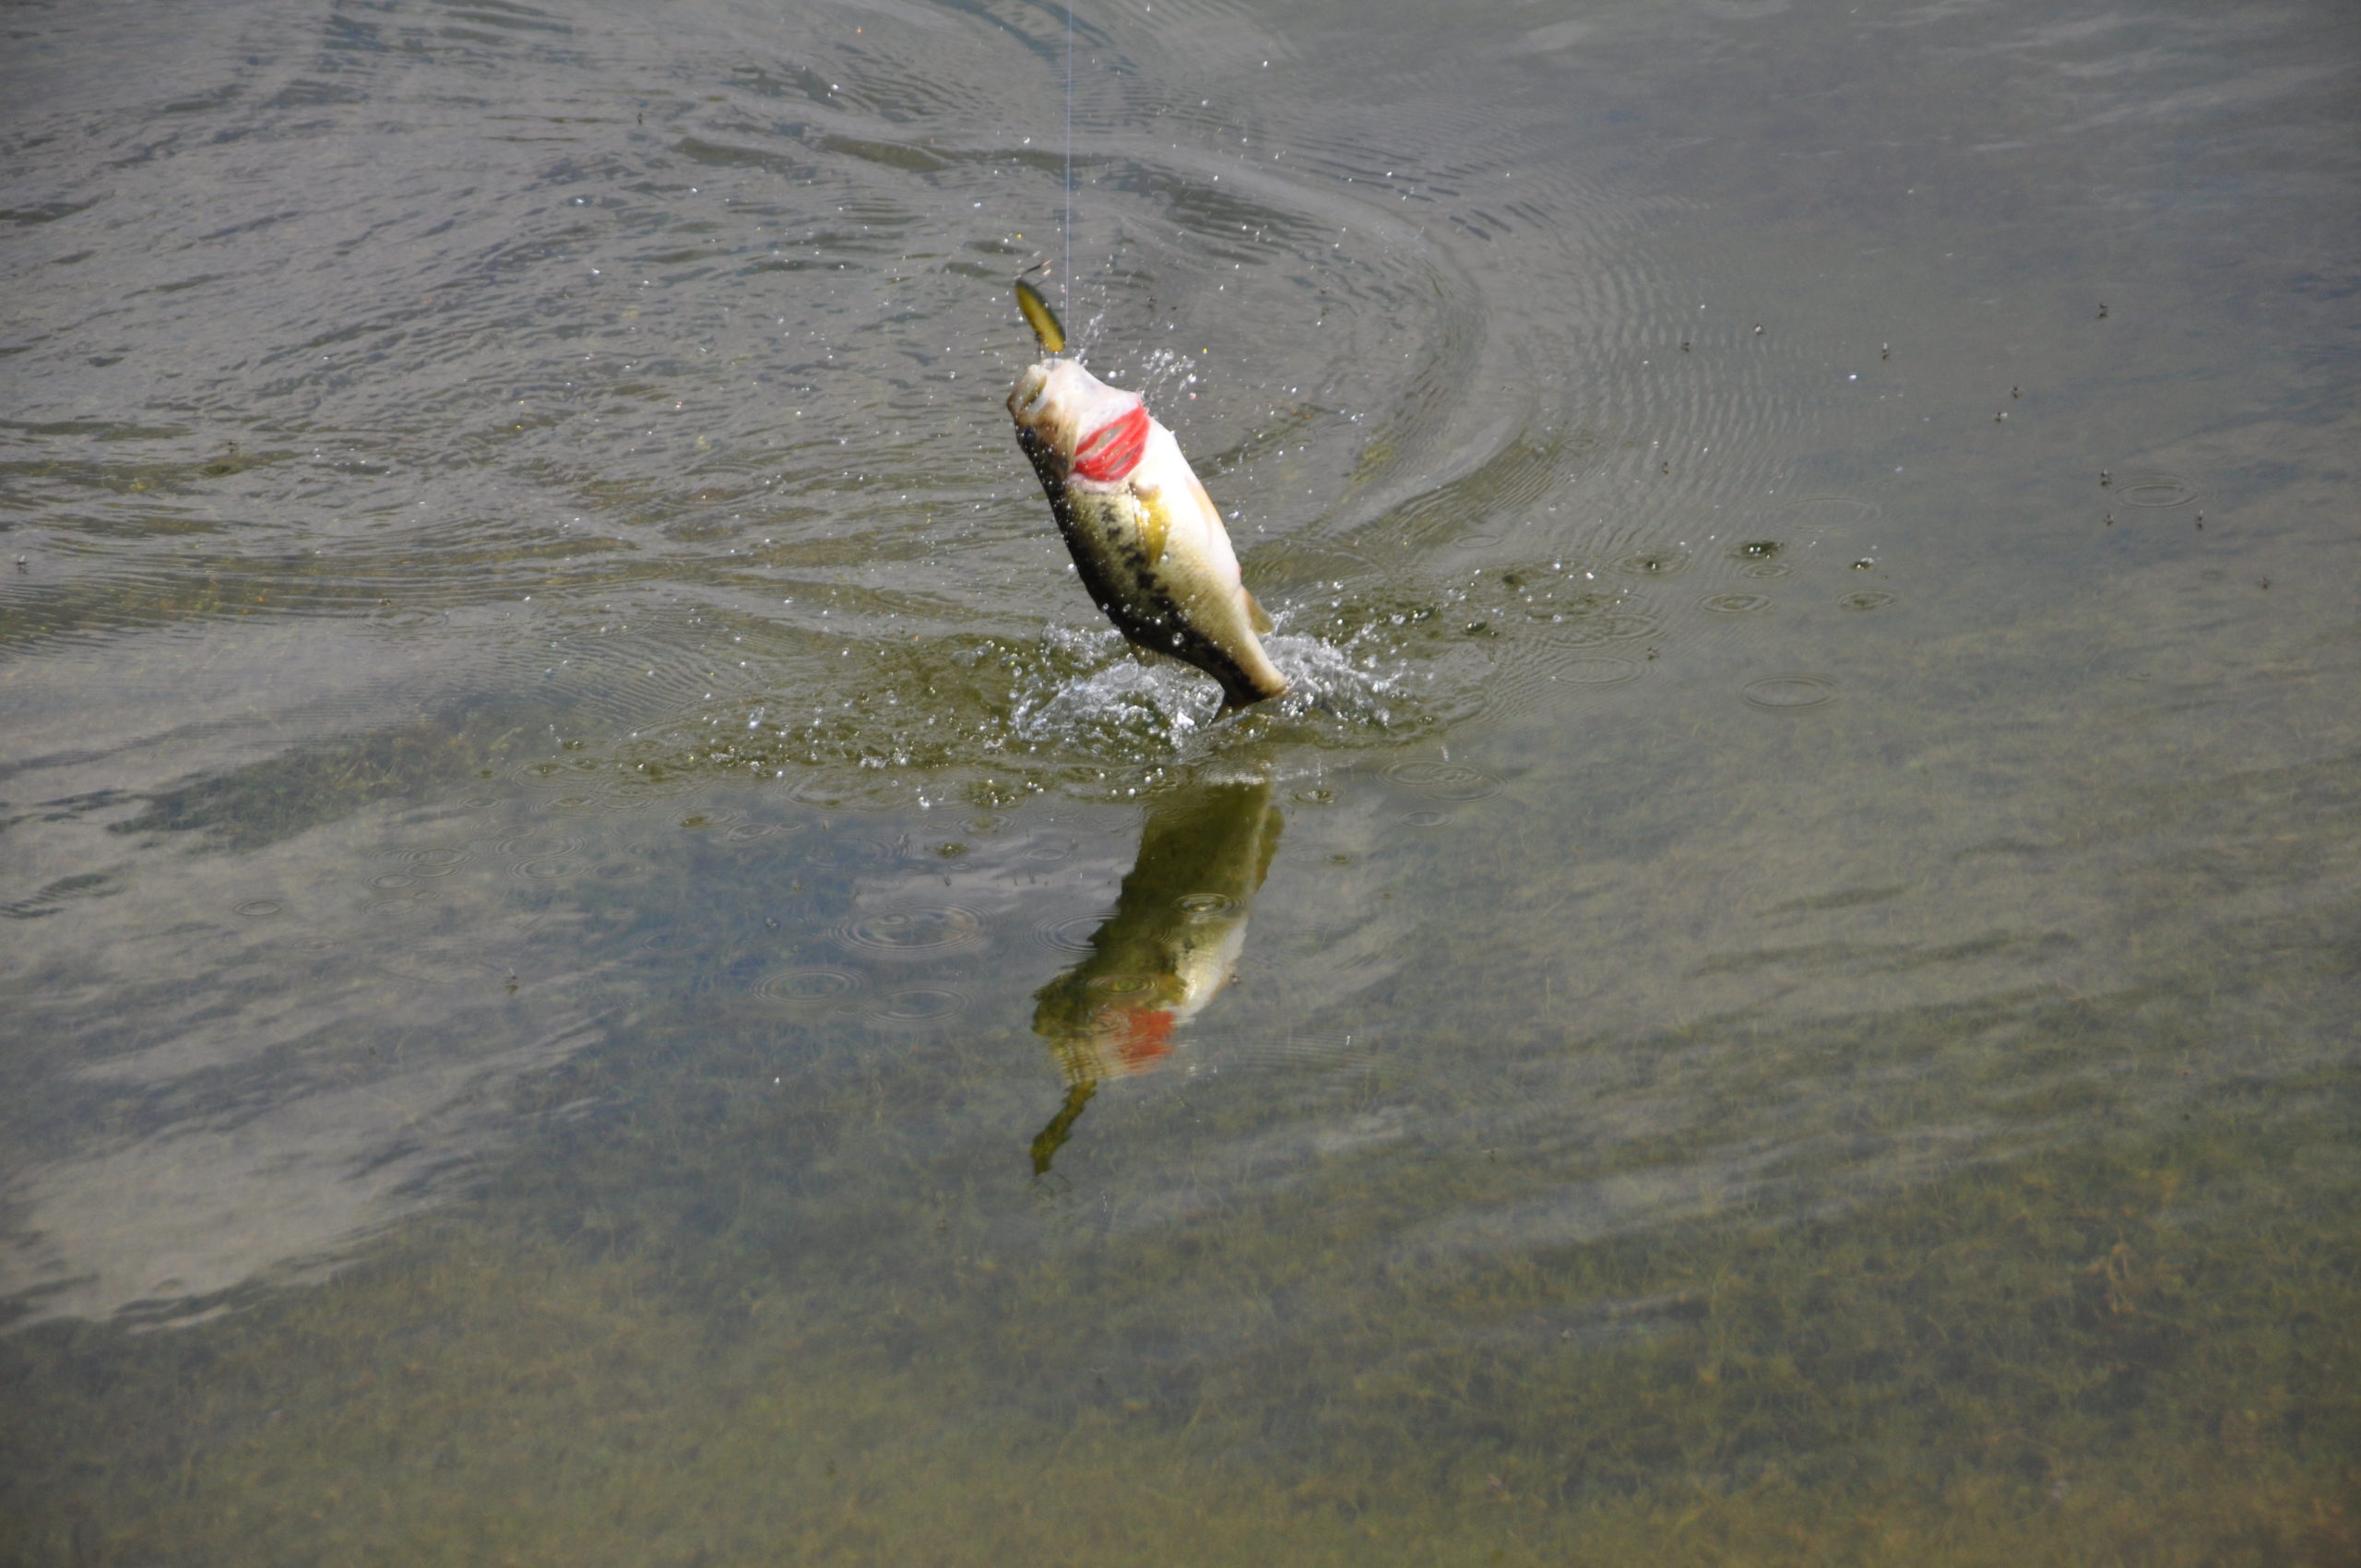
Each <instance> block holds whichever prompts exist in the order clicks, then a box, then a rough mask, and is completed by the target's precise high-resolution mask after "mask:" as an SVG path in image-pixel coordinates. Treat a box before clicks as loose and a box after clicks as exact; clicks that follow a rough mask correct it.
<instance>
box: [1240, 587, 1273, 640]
mask: <svg viewBox="0 0 2361 1568" xmlns="http://www.w3.org/2000/svg"><path fill="white" fill-rule="evenodd" d="M1238 594H1239V597H1240V598H1241V599H1243V600H1246V622H1247V624H1249V625H1251V626H1252V627H1253V628H1254V635H1255V636H1258V637H1260V636H1269V635H1270V632H1271V617H1270V615H1269V614H1268V613H1267V612H1265V611H1264V609H1263V607H1262V606H1261V605H1259V604H1257V603H1255V602H1254V595H1253V593H1252V591H1251V590H1249V589H1247V588H1244V587H1242V586H1241V587H1240V588H1239V590H1238Z"/></svg>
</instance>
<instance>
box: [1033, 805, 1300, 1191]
mask: <svg viewBox="0 0 2361 1568" xmlns="http://www.w3.org/2000/svg"><path fill="white" fill-rule="evenodd" d="M1279 826H1280V823H1279V812H1278V808H1277V807H1276V806H1275V805H1273V804H1272V802H1271V785H1270V782H1269V780H1267V779H1263V780H1256V781H1252V782H1242V783H1235V784H1216V785H1206V786H1201V787H1199V788H1196V789H1192V790H1188V791H1186V792H1184V793H1182V794H1181V795H1179V796H1177V797H1175V798H1173V799H1170V800H1167V801H1163V802H1158V803H1157V805H1156V806H1155V807H1154V808H1153V809H1151V810H1150V811H1149V813H1148V816H1147V821H1146V823H1145V825H1143V826H1142V827H1141V829H1140V853H1139V859H1138V860H1137V861H1135V862H1133V866H1132V873H1131V874H1130V875H1129V876H1126V877H1125V878H1123V888H1122V891H1121V893H1120V894H1118V895H1117V896H1116V899H1115V912H1114V913H1113V914H1112V915H1110V916H1109V917H1108V920H1107V922H1106V923H1105V924H1104V925H1101V926H1100V927H1099V928H1098V930H1097V932H1094V933H1093V934H1092V936H1091V938H1090V955H1089V956H1087V957H1086V958H1084V959H1083V960H1082V961H1081V962H1079V963H1077V964H1076V965H1074V968H1070V969H1068V970H1067V971H1066V972H1065V973H1064V974H1062V975H1060V976H1059V977H1058V978H1057V979H1056V980H1051V981H1050V983H1049V984H1047V985H1045V986H1043V987H1042V988H1041V989H1040V990H1039V991H1038V992H1034V1003H1035V1006H1034V1010H1033V1032H1034V1033H1036V1034H1038V1035H1039V1036H1040V1037H1041V1038H1042V1039H1044V1040H1046V1041H1047V1042H1048V1043H1049V1046H1050V1050H1051V1051H1053V1052H1055V1053H1056V1056H1057V1060H1058V1066H1059V1069H1060V1071H1061V1072H1062V1073H1063V1074H1064V1075H1065V1080H1066V1102H1065V1105H1064V1106H1063V1107H1062V1109H1061V1110H1060V1111H1059V1112H1058V1114H1057V1116H1056V1117H1055V1118H1053V1119H1052V1120H1051V1121H1050V1124H1049V1125H1048V1126H1047V1127H1044V1128H1043V1129H1042V1130H1041V1134H1040V1135H1039V1136H1038V1137H1037V1138H1035V1139H1034V1140H1033V1173H1034V1174H1035V1175H1037V1176H1041V1175H1047V1174H1048V1173H1049V1170H1050V1160H1051V1158H1053V1157H1055V1155H1056V1154H1057V1152H1058V1149H1059V1147H1060V1146H1062V1145H1063V1144H1064V1143H1065V1141H1066V1139H1067V1137H1068V1136H1070V1135H1071V1134H1072V1133H1073V1131H1074V1123H1075V1121H1076V1120H1077V1119H1078V1118H1079V1117H1080V1116H1081V1115H1082V1110H1083V1107H1084V1106H1086V1105H1087V1104H1089V1103H1090V1097H1091V1096H1092V1095H1094V1094H1096V1093H1097V1090H1098V1086H1099V1084H1100V1083H1102V1082H1104V1081H1105V1080H1107V1079H1109V1078H1124V1077H1130V1076H1132V1075H1134V1074H1138V1073H1145V1072H1149V1071H1151V1070H1153V1069H1154V1068H1156V1067H1157V1066H1159V1065H1161V1064H1162V1063H1163V1062H1164V1061H1165V1059H1166V1058H1167V1057H1168V1056H1169V1055H1170V1054H1171V1052H1172V1046H1173V1034H1174V1031H1176V1030H1178V1029H1179V1028H1181V1026H1182V1025H1184V1024H1186V1023H1188V1022H1189V1020H1190V1019H1192V1018H1194V1017H1195V1016H1197V1015H1198V1014H1199V1013H1202V1012H1204V1009H1205V1006H1206V1004H1208V1003H1210V1002H1212V1001H1213V999H1214V998H1215V996H1216V995H1217V994H1219V993H1220V992H1221V989H1222V987H1224V986H1226V985H1228V983H1229V979H1230V976H1231V975H1232V974H1233V973H1235V972H1236V971H1237V968H1238V960H1239V956H1240V954H1241V953H1243V952H1244V951H1245V948H1246V920H1247V916H1248V915H1249V913H1250V912H1251V911H1252V908H1253V903H1254V895H1255V894H1256V893H1257V892H1259V891H1261V889H1262V886H1263V878H1264V875H1265V874H1267V873H1269V871H1270V869H1271V856H1272V855H1273V854H1274V853H1275V851H1276V850H1277V849H1278V847H1279Z"/></svg>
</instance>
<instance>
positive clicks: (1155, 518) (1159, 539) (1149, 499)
mask: <svg viewBox="0 0 2361 1568" xmlns="http://www.w3.org/2000/svg"><path fill="white" fill-rule="evenodd" d="M1139 517H1140V545H1141V548H1143V549H1145V551H1146V552H1147V564H1149V565H1151V566H1153V565H1155V564H1157V562H1159V561H1161V560H1163V559H1164V545H1165V541H1166V540H1169V539H1170V538H1171V537H1172V516H1171V514H1170V513H1169V512H1167V511H1166V510H1165V509H1164V502H1163V500H1162V498H1161V497H1160V496H1159V495H1158V493H1157V492H1155V491H1152V490H1151V491H1147V492H1145V493H1143V494H1141V495H1140V512H1139Z"/></svg>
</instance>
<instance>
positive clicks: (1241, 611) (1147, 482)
mask: <svg viewBox="0 0 2361 1568" xmlns="http://www.w3.org/2000/svg"><path fill="white" fill-rule="evenodd" d="M1016 302H1017V306H1018V308H1019V309H1020V310H1022V311H1023V312H1024V314H1025V318H1026V321H1027V322H1028V323H1030V324H1031V325H1032V327H1033V331H1034V336H1035V337H1036V338H1037V339H1038V340H1039V342H1040V345H1041V348H1042V350H1043V352H1044V353H1045V354H1046V355H1047V356H1048V357H1047V358H1044V359H1041V360H1038V361H1037V362H1034V363H1033V364H1030V365H1027V366H1026V369H1025V373H1024V374H1022V375H1020V376H1018V377H1017V379H1016V387H1015V390H1014V391H1012V392H1011V393H1009V395H1008V411H1009V413H1010V414H1011V415H1013V416H1014V418H1015V420H1016V439H1017V443H1018V445H1022V446H1023V447H1024V448H1025V455H1026V457H1030V458H1031V459H1032V460H1033V471H1034V472H1035V473H1037V474H1038V475H1039V476H1040V479H1041V488H1042V490H1044V491H1045V492H1047V493H1048V494H1049V497H1050V512H1051V513H1052V514H1054V515H1055V516H1056V517H1057V519H1058V531H1059V532H1061V533H1062V534H1063V535H1064V536H1065V541H1066V548H1067V550H1069V551H1070V552H1073V555H1074V569H1075V570H1076V571H1077V572H1078V573H1080V574H1081V576H1082V582H1083V586H1084V587H1085V588H1088V589H1089V590H1090V597H1091V599H1092V600H1093V601H1094V602H1096V603H1097V606H1098V608H1099V609H1100V610H1102V611H1105V612H1106V613H1107V618H1108V619H1109V620H1110V621H1112V622H1114V623H1115V629H1116V630H1118V631H1120V632H1121V633H1122V634H1123V636H1125V637H1127V638H1129V639H1130V640H1131V641H1132V642H1133V643H1134V644H1135V645H1137V646H1138V647H1144V648H1146V649H1148V650H1149V651H1151V652H1154V653H1161V654H1169V655H1170V656H1171V657H1172V658H1174V659H1180V660H1181V661H1182V662H1183V663H1187V664H1193V665H1195V666H1196V667H1197V668H1198V669H1200V670H1202V671H1204V672H1205V673H1206V674H1208V675H1211V676H1212V677H1213V678H1214V679H1215V680H1216V681H1218V682H1220V683H1221V689H1222V696H1223V699H1224V700H1223V703H1222V707H1221V713H1220V714H1219V715H1217V717H1227V716H1228V715H1229V714H1232V713H1235V712H1237V711H1238V710H1239V709H1240V708H1244V707H1252V706H1253V705H1254V704H1255V703H1258V702H1264V701H1267V700H1269V699H1270V698H1272V697H1275V696H1282V695H1286V692H1287V678H1286V677H1285V676H1283V675H1281V674H1280V673H1279V671H1278V669H1277V667H1276V666H1275V665H1274V664H1272V662H1271V659H1270V656H1269V655H1268V654H1266V653H1264V651H1263V644H1262V640H1261V637H1260V636H1259V635H1258V634H1260V633H1264V632H1267V631H1269V630H1270V629H1271V618H1270V617H1269V616H1268V615H1265V614H1264V612H1263V607H1262V606H1261V605H1259V604H1257V603H1255V602H1254V596H1253V595H1252V594H1251V593H1249V592H1247V591H1246V585H1245V583H1244V582H1242V581H1241V580H1240V577H1239V573H1238V556H1237V553H1236V552H1234V551H1233V550H1231V548H1230V543H1229V530H1228V529H1225V528H1223V527H1222V522H1221V514H1220V513H1219V512H1217V511H1216V510H1215V509H1214V503H1213V497H1211V496H1209V495H1207V494H1206V493H1205V487H1204V485H1203V484H1201V483H1199V482H1198V481H1197V476H1196V474H1195V473H1194V472H1193V471H1192V469H1190V467H1189V459H1188V458H1187V457H1183V456H1181V444H1180V442H1178V441H1176V440H1174V439H1173V435H1172V433H1171V432H1170V431H1169V430H1167V429H1166V428H1165V427H1164V426H1163V425H1162V424H1161V423H1159V422H1157V420H1156V418H1155V417H1154V416H1153V415H1151V414H1150V413H1149V412H1148V411H1147V405H1146V404H1145V402H1143V401H1142V400H1141V398H1140V395H1139V394H1138V393H1136V392H1127V391H1124V390H1122V389H1121V388H1119V387H1114V386H1108V385H1107V384H1106V383H1105V382H1103V381H1101V380H1099V379H1098V378H1097V376H1095V375H1093V374H1090V372H1088V371H1086V370H1085V369H1083V367H1082V365H1081V363H1080V362H1078V361H1075V360H1071V359H1066V358H1063V357H1062V350H1063V349H1064V348H1065V332H1064V329H1063V328H1062V327H1060V326H1059V325H1058V318H1057V316H1056V315H1054V314H1052V313H1051V311H1050V306H1049V303H1048V302H1047V301H1046V300H1044V299H1042V298H1041V295H1040V293H1039V291H1038V290H1036V289H1035V288H1034V287H1033V286H1032V285H1031V284H1030V283H1027V282H1026V281H1025V280H1024V279H1018V280H1017V284H1016Z"/></svg>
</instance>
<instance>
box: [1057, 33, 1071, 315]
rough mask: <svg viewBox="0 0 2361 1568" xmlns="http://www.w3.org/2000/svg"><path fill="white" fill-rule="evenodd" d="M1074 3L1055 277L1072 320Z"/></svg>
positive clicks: (1064, 310) (1068, 42)
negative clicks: (1062, 234)
mask: <svg viewBox="0 0 2361 1568" xmlns="http://www.w3.org/2000/svg"><path fill="white" fill-rule="evenodd" d="M1073 279H1074V0H1066V265H1065V270H1064V271H1062V272H1061V273H1059V274H1058V304H1059V306H1060V309H1061V312H1062V315H1064V316H1065V317H1066V319H1067V320H1069V321H1071V320H1073V319H1074V295H1073V287H1074V284H1073Z"/></svg>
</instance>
